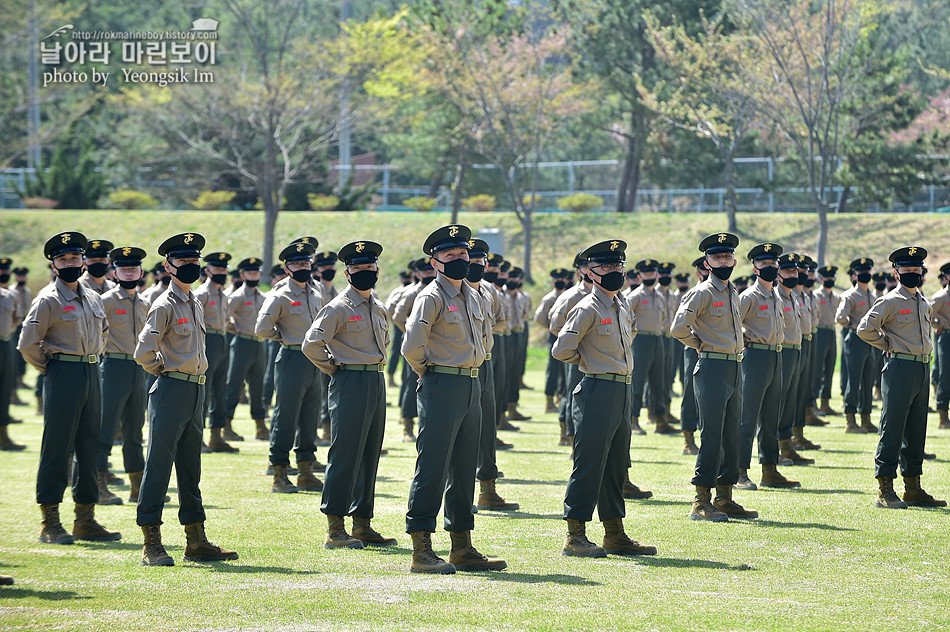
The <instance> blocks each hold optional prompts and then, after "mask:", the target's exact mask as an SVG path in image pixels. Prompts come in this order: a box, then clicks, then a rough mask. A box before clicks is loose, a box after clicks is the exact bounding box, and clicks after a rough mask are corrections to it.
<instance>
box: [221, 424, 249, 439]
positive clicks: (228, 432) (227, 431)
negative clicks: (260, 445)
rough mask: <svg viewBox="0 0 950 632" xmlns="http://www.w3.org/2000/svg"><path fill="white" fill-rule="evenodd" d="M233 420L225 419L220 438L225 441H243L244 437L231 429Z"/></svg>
mask: <svg viewBox="0 0 950 632" xmlns="http://www.w3.org/2000/svg"><path fill="white" fill-rule="evenodd" d="M232 421H234V420H233V419H226V420H225V421H224V428H222V429H221V437H222V438H223V439H224V440H225V441H244V437H242V436H241V435H239V434H238V433H236V432H234V428H232V427H231V422H232Z"/></svg>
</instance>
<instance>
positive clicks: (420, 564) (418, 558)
mask: <svg viewBox="0 0 950 632" xmlns="http://www.w3.org/2000/svg"><path fill="white" fill-rule="evenodd" d="M409 537H410V538H412V561H411V562H410V563H409V572H410V573H435V574H439V575H452V574H454V573H455V566H454V565H452V564H449V563H448V562H446V561H445V560H443V559H442V558H441V557H439V556H438V555H436V554H435V551H433V550H432V533H430V532H429V531H413V532H411V533H410V534H409Z"/></svg>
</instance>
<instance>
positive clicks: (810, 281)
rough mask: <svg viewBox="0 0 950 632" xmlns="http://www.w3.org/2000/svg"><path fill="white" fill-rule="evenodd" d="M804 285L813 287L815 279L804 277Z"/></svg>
mask: <svg viewBox="0 0 950 632" xmlns="http://www.w3.org/2000/svg"><path fill="white" fill-rule="evenodd" d="M804 285H805V287H807V288H811V287H815V279H805V284H804Z"/></svg>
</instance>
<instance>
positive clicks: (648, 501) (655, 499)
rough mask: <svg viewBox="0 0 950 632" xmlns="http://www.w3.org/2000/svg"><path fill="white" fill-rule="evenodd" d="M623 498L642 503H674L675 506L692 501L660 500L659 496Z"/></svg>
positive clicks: (685, 505) (684, 505)
mask: <svg viewBox="0 0 950 632" xmlns="http://www.w3.org/2000/svg"><path fill="white" fill-rule="evenodd" d="M625 500H627V501H630V502H633V503H637V504H643V505H657V506H659V505H675V506H677V507H689V506H690V503H691V502H692V501H690V500H660V499H659V498H643V499H640V500H638V499H636V498H626V499H625Z"/></svg>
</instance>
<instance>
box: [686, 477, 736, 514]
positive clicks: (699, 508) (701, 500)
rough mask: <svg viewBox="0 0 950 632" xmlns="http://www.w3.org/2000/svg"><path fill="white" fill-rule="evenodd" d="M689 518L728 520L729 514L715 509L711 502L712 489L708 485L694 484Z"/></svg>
mask: <svg viewBox="0 0 950 632" xmlns="http://www.w3.org/2000/svg"><path fill="white" fill-rule="evenodd" d="M689 518H690V520H708V521H710V522H728V521H729V516H727V515H726V514H725V513H724V512H722V511H719V510H718V509H716V507H715V506H713V504H712V490H711V489H710V488H708V487H701V486H699V485H697V486H696V498H695V499H693V507H692V508H691V509H690V511H689Z"/></svg>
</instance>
